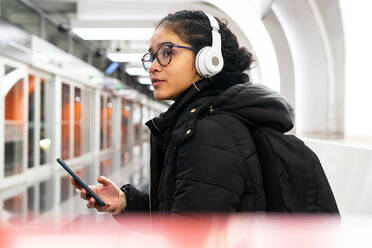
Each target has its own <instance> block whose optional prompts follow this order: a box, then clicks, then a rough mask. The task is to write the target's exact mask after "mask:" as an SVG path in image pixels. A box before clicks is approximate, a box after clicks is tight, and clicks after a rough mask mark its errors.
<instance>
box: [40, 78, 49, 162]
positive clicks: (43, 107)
mask: <svg viewBox="0 0 372 248" xmlns="http://www.w3.org/2000/svg"><path fill="white" fill-rule="evenodd" d="M46 84H50V83H48V81H45V79H44V78H40V139H39V147H40V148H39V150H40V165H44V164H46V163H47V162H48V153H49V147H50V145H51V137H50V132H48V125H49V120H50V117H51V116H50V114H49V115H48V113H50V112H51V111H50V108H51V106H48V104H46V102H47V100H46V99H47V93H46V88H47V87H46V86H47V85H46ZM48 108H49V111H48Z"/></svg>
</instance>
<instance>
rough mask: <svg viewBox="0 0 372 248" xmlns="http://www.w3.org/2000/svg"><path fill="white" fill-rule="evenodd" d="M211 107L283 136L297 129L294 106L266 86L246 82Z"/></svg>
mask: <svg viewBox="0 0 372 248" xmlns="http://www.w3.org/2000/svg"><path fill="white" fill-rule="evenodd" d="M212 106H213V108H215V109H218V110H221V111H228V112H233V113H234V114H237V115H239V116H240V117H242V118H244V119H246V120H248V121H250V122H253V123H254V124H256V125H258V126H269V127H272V128H275V129H276V130H278V131H280V132H283V133H284V132H288V131H289V130H291V129H292V128H293V126H294V110H293V108H292V106H291V105H290V104H289V103H288V101H287V100H286V99H285V98H284V97H283V96H281V95H280V94H279V93H277V92H275V91H273V90H272V89H270V88H268V87H266V86H264V85H257V84H252V83H249V82H247V83H242V84H237V85H235V86H232V87H230V88H228V89H227V90H225V91H224V92H223V93H222V94H221V95H220V96H219V97H217V98H216V99H215V100H214V101H213V102H212Z"/></svg>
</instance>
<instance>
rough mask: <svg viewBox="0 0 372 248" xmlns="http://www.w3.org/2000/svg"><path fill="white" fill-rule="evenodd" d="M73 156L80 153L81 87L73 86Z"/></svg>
mask: <svg viewBox="0 0 372 248" xmlns="http://www.w3.org/2000/svg"><path fill="white" fill-rule="evenodd" d="M74 116H75V117H74V156H75V157H78V156H80V155H81V138H82V137H81V89H79V88H75V99H74Z"/></svg>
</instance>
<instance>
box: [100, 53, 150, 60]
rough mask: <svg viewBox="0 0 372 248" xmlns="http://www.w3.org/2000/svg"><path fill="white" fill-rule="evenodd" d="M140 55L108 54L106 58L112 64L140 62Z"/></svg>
mask: <svg viewBox="0 0 372 248" xmlns="http://www.w3.org/2000/svg"><path fill="white" fill-rule="evenodd" d="M142 56H143V54H142V53H108V54H107V57H108V58H109V59H110V60H111V61H113V62H140V61H141V58H142Z"/></svg>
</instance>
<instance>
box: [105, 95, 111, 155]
mask: <svg viewBox="0 0 372 248" xmlns="http://www.w3.org/2000/svg"><path fill="white" fill-rule="evenodd" d="M111 115H112V98H111V97H107V104H106V122H107V127H106V128H107V129H106V130H107V131H106V139H107V142H106V148H109V147H110V146H111Z"/></svg>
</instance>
